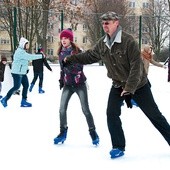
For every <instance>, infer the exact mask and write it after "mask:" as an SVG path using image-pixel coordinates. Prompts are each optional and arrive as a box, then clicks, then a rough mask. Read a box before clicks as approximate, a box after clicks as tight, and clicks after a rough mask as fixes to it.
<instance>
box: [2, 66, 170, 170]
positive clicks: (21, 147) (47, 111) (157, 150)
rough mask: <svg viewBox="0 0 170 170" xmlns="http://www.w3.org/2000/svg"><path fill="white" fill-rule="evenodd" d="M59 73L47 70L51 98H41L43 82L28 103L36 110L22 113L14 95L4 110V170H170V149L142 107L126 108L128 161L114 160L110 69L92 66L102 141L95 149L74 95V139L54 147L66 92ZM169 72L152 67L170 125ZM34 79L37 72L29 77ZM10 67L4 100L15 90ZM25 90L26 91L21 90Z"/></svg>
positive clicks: (89, 71) (90, 79)
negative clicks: (108, 114)
mask: <svg viewBox="0 0 170 170" xmlns="http://www.w3.org/2000/svg"><path fill="white" fill-rule="evenodd" d="M51 67H52V69H53V72H50V71H49V70H47V69H46V68H45V67H44V87H43V88H44V90H45V94H39V93H38V81H37V83H36V85H35V87H34V89H33V91H32V92H31V93H28V101H29V102H31V103H32V104H33V107H31V108H21V107H20V101H21V96H18V95H13V96H12V97H11V99H10V100H9V101H8V107H7V108H3V107H2V105H0V169H1V170H57V169H59V168H61V169H62V170H70V169H73V170H80V169H88V170H92V169H102V170H113V169H115V170H116V169H118V170H126V169H128V170H140V169H141V170H144V169H148V170H149V169H154V170H160V169H162V170H169V162H170V148H169V146H168V144H167V143H166V141H165V140H164V139H163V137H162V136H161V135H160V134H159V132H158V131H157V130H156V129H155V128H154V127H153V126H152V124H151V123H150V122H149V120H148V119H147V118H146V117H145V116H144V114H143V113H142V111H141V110H140V109H139V108H137V107H136V108H133V109H128V108H127V107H126V105H125V106H123V107H122V116H121V118H122V123H123V128H124V132H125V136H126V143H127V146H126V152H125V156H123V157H121V158H118V159H114V160H113V159H110V155H109V151H110V150H111V140H110V135H109V132H108V129H107V124H106V106H107V99H108V94H109V91H110V87H111V83H112V82H111V80H110V79H109V78H107V71H106V68H105V67H104V66H98V65H87V66H85V67H84V72H85V74H86V76H87V78H88V81H87V82H88V85H89V90H88V95H89V105H90V109H91V112H92V114H93V116H94V121H95V124H96V128H97V133H98V134H99V137H100V144H99V145H98V146H97V147H96V146H93V145H92V142H91V138H90V136H89V132H88V127H87V123H86V120H85V117H84V115H83V113H82V110H81V106H80V102H79V99H78V97H77V95H76V94H74V95H73V96H72V98H71V100H70V103H69V107H68V136H67V140H66V141H65V143H64V144H61V145H54V144H53V139H54V138H55V137H56V136H57V135H58V133H59V104H60V96H61V91H60V90H59V84H58V79H59V75H60V69H59V66H58V65H51ZM167 72H168V71H167V69H162V68H158V67H155V66H150V71H149V79H150V82H151V83H152V91H153V94H154V97H155V100H156V102H157V104H158V106H159V108H160V110H161V112H162V113H163V115H164V116H165V117H166V118H167V120H168V122H170V109H169V101H170V84H169V83H168V82H167ZM28 76H29V81H30V82H31V80H32V78H33V72H32V67H31V66H30V71H29V73H28ZM11 84H12V78H11V75H10V70H9V68H8V66H7V67H6V71H5V81H4V82H3V89H2V95H5V94H6V92H7V91H8V90H9V88H11V86H12V85H11ZM21 89H22V87H21Z"/></svg>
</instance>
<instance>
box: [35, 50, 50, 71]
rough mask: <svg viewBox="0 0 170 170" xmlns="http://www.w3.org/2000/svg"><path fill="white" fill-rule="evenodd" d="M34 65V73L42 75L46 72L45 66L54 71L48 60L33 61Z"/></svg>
mask: <svg viewBox="0 0 170 170" xmlns="http://www.w3.org/2000/svg"><path fill="white" fill-rule="evenodd" d="M37 54H41V53H37ZM32 65H33V71H34V72H36V73H40V72H43V71H44V68H43V67H44V65H45V66H46V67H47V68H48V69H49V70H50V71H52V69H51V67H50V66H49V64H48V62H47V60H46V58H41V59H37V60H33V61H32Z"/></svg>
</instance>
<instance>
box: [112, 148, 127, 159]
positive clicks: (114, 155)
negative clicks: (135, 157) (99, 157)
mask: <svg viewBox="0 0 170 170" xmlns="http://www.w3.org/2000/svg"><path fill="white" fill-rule="evenodd" d="M110 155H111V158H118V157H121V156H123V155H124V152H123V151H122V150H120V149H118V148H115V149H112V150H111V151H110Z"/></svg>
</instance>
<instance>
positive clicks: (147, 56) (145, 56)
mask: <svg viewBox="0 0 170 170" xmlns="http://www.w3.org/2000/svg"><path fill="white" fill-rule="evenodd" d="M141 54H142V57H143V58H145V59H146V60H149V61H151V59H152V54H149V53H147V52H146V51H145V50H144V51H142V53H141Z"/></svg>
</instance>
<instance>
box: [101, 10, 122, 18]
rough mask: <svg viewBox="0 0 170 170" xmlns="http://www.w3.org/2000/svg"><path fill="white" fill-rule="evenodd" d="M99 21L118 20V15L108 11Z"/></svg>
mask: <svg viewBox="0 0 170 170" xmlns="http://www.w3.org/2000/svg"><path fill="white" fill-rule="evenodd" d="M100 19H101V20H119V16H118V14H116V13H115V12H112V11H108V12H107V13H105V14H103V15H102V16H101V17H100Z"/></svg>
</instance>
